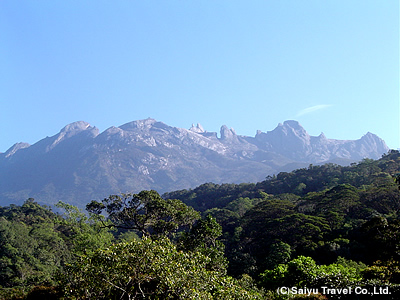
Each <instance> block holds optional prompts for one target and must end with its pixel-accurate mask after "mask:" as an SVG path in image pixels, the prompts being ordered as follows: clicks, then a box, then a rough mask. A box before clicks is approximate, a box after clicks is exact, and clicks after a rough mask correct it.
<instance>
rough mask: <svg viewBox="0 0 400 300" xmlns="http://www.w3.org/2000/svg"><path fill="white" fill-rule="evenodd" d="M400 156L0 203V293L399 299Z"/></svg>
mask: <svg viewBox="0 0 400 300" xmlns="http://www.w3.org/2000/svg"><path fill="white" fill-rule="evenodd" d="M399 172H400V153H399V151H397V150H391V151H389V152H388V153H387V154H384V155H383V156H382V158H380V159H378V160H372V159H364V160H362V161H360V162H358V163H353V164H351V165H350V166H339V165H335V164H325V165H310V166H309V167H308V168H303V169H298V170H294V171H292V172H282V173H279V174H277V175H276V176H275V175H274V176H268V177H267V178H265V180H264V181H262V182H259V183H242V184H213V183H205V184H203V185H201V186H199V187H197V188H194V189H190V190H180V191H174V192H170V193H166V194H163V195H159V194H158V193H157V192H156V191H141V192H139V193H138V194H121V195H110V196H108V197H107V198H104V199H103V200H101V201H94V200H92V201H90V199H89V201H88V202H87V204H86V209H85V210H81V209H79V208H78V207H75V206H72V205H70V204H68V203H63V202H58V203H57V205H55V207H49V206H45V205H41V204H39V203H40V199H27V200H26V201H25V202H24V204H23V205H20V206H19V205H13V204H11V205H9V206H6V207H0V299H274V300H275V299H365V298H368V299H369V298H371V296H376V297H378V298H379V299H380V298H382V299H399V298H400V211H399V210H400V173H399Z"/></svg>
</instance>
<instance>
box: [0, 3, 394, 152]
mask: <svg viewBox="0 0 400 300" xmlns="http://www.w3.org/2000/svg"><path fill="white" fill-rule="evenodd" d="M399 101H400V100H399V2H398V0H380V1H377V0H373V1H370V0H324V1H321V0H283V1H280V0H269V1H268V0H262V1H251V0H250V1H234V0H226V1H224V0H218V1H215V0H199V1H184V0H179V1H174V0H165V1H164V0H158V1H151V0H146V1H131V0H129V1H128V0H118V1H109V0H107V1H103V0H92V1H90V0H85V1H82V0H79V1H76V0H68V1H58V0H47V1H44V0H34V1H33V0H31V1H29V0H26V1H15V0H2V1H0V134H1V135H0V152H5V151H6V150H7V149H8V148H9V147H11V146H12V145H13V144H14V143H16V142H28V143H30V144H33V143H35V142H37V141H38V140H40V139H42V138H44V137H46V136H52V135H54V134H56V133H57V132H59V130H60V129H61V128H62V127H64V126H65V125H67V124H69V123H72V122H74V121H79V120H83V121H86V122H89V123H90V124H91V125H93V126H96V127H98V128H99V129H100V131H104V130H105V129H107V128H108V127H111V126H120V125H122V124H124V123H127V122H130V121H134V120H139V119H145V118H148V117H152V118H154V119H156V120H159V121H162V122H164V123H166V124H168V125H171V126H176V127H182V128H190V126H191V124H192V123H201V124H202V126H203V127H204V129H205V130H207V131H216V132H219V129H220V127H221V125H227V126H228V127H232V128H234V129H235V131H236V133H237V134H241V135H249V136H254V135H255V133H256V130H257V129H259V130H262V131H264V132H266V131H270V130H273V129H274V128H275V127H276V126H277V125H278V123H282V122H284V121H285V120H297V121H299V122H300V124H301V125H302V126H303V127H304V128H305V129H306V130H307V131H308V132H309V134H311V135H319V134H320V133H321V132H324V133H325V135H326V136H327V138H332V139H358V138H361V137H362V136H363V135H364V134H366V133H367V132H372V133H374V134H377V135H378V136H379V137H381V138H383V139H384V140H385V141H386V143H387V144H388V146H389V147H390V148H392V149H397V148H399V147H400V145H399V135H400V133H399V131H400V128H399V127H400V122H399V115H400V111H399Z"/></svg>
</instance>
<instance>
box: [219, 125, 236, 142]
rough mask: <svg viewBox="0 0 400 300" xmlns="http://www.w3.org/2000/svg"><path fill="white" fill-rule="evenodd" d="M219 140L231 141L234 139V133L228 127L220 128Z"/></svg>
mask: <svg viewBox="0 0 400 300" xmlns="http://www.w3.org/2000/svg"><path fill="white" fill-rule="evenodd" d="M220 134H221V140H233V139H235V138H236V132H235V130H234V129H233V128H231V129H229V128H228V126H226V125H223V126H221V130H220Z"/></svg>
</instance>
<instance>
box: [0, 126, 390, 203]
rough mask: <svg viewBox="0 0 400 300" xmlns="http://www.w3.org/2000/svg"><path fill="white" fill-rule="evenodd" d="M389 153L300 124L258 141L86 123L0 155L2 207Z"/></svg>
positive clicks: (235, 178)
mask: <svg viewBox="0 0 400 300" xmlns="http://www.w3.org/2000/svg"><path fill="white" fill-rule="evenodd" d="M388 150H389V149H388V147H387V146H386V144H385V142H384V141H383V140H381V139H380V138H379V137H377V136H376V135H374V134H371V133H367V134H366V135H365V136H363V137H362V138H361V139H359V140H355V141H339V140H332V139H327V138H326V137H325V136H324V135H323V134H321V135H320V136H318V137H313V136H310V135H309V134H308V133H307V132H306V131H305V130H304V128H303V127H301V125H300V124H299V123H298V122H296V121H286V122H284V123H283V124H279V125H278V127H277V128H275V129H274V130H272V131H270V132H267V133H264V132H261V131H258V132H257V134H256V136H255V137H248V136H240V135H237V134H236V133H235V131H234V130H233V129H229V128H228V127H227V126H222V127H221V131H220V135H219V137H218V134H217V133H215V132H207V131H204V129H203V128H202V126H201V125H200V124H198V125H197V126H194V125H193V126H192V127H191V128H190V129H182V128H177V127H172V126H169V125H166V124H164V123H162V122H158V121H156V120H154V119H146V120H138V121H133V122H130V123H127V124H124V125H122V126H120V127H111V128H109V129H107V130H105V131H104V132H101V133H100V132H99V130H98V129H97V128H96V127H92V126H90V124H88V123H86V122H83V121H80V122H75V123H72V124H69V125H67V126H65V127H64V128H63V129H62V130H61V131H60V132H59V133H58V134H56V135H54V136H52V137H47V138H44V139H42V140H40V141H39V142H37V143H35V144H34V145H29V144H24V143H18V144H16V145H14V146H12V147H11V148H10V149H9V150H8V151H7V152H5V153H2V154H0V199H1V200H0V201H1V202H0V205H5V204H8V203H22V201H24V200H26V199H27V198H29V197H33V198H35V199H37V200H38V201H41V202H45V203H54V202H57V201H58V200H63V201H68V202H70V203H72V204H77V205H81V204H83V203H87V202H88V201H90V200H92V199H99V198H103V197H106V196H108V195H109V194H111V193H121V192H138V191H140V190H143V189H155V190H157V191H158V192H160V193H163V192H166V191H172V190H178V189H184V188H193V187H196V186H198V185H200V184H202V183H204V182H214V183H224V182H228V183H240V182H257V181H260V180H262V179H264V178H265V177H266V176H267V175H272V174H276V173H278V172H280V171H288V170H293V169H295V168H298V167H302V166H308V165H309V164H311V163H313V164H320V163H325V162H335V163H342V164H348V163H350V162H354V161H359V160H361V159H362V158H366V157H367V158H373V159H376V158H379V157H380V156H381V155H382V154H383V153H386V152H387V151H388Z"/></svg>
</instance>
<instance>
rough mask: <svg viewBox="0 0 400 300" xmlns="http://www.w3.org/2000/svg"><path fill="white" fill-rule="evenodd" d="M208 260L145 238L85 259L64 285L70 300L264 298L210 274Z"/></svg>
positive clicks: (73, 267)
mask: <svg viewBox="0 0 400 300" xmlns="http://www.w3.org/2000/svg"><path fill="white" fill-rule="evenodd" d="M209 261H210V258H209V257H207V256H205V255H203V254H201V253H199V252H192V251H189V252H183V251H178V250H177V249H176V247H175V246H174V245H173V244H172V243H171V242H170V241H169V240H168V239H165V238H160V239H157V240H153V239H148V238H144V239H142V240H140V241H132V242H129V243H120V244H116V245H113V246H111V247H109V248H107V249H104V250H98V251H96V252H94V253H93V254H91V255H88V256H82V257H81V259H80V260H79V261H77V262H76V263H75V264H73V265H71V266H70V267H68V268H67V272H66V274H65V276H64V278H63V286H64V287H65V293H66V295H67V297H76V298H79V299H117V298H118V299H128V298H129V299H132V298H135V299H144V298H147V299H261V294H260V293H259V292H257V291H255V290H251V291H248V290H246V289H244V288H243V287H242V286H241V283H240V281H237V280H235V279H233V278H230V277H225V276H224V274H223V273H221V272H219V271H212V270H207V268H206V266H207V264H208V263H209ZM246 286H248V283H247V284H246Z"/></svg>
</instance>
